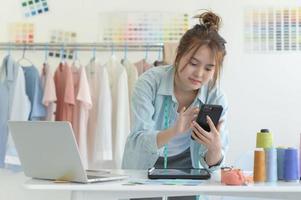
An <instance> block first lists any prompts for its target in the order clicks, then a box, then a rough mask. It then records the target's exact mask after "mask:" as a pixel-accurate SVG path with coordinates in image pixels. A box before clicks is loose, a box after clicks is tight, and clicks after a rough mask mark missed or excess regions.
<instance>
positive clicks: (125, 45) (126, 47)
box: [121, 43, 128, 65]
mask: <svg viewBox="0 0 301 200" xmlns="http://www.w3.org/2000/svg"><path fill="white" fill-rule="evenodd" d="M127 59H128V45H127V43H125V44H124V56H123V59H121V64H122V65H123V63H124V61H126V60H127Z"/></svg>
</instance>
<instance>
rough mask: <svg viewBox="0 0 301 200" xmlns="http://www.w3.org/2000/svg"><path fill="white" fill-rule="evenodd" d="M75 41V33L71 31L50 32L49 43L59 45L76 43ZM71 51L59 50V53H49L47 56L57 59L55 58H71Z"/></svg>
mask: <svg viewBox="0 0 301 200" xmlns="http://www.w3.org/2000/svg"><path fill="white" fill-rule="evenodd" d="M76 41H77V34H76V32H71V31H62V30H54V31H51V34H50V43H59V44H68V43H76ZM73 51H74V50H72V49H68V50H63V51H62V50H61V51H50V52H49V56H52V57H57V58H61V57H63V58H68V59H72V58H73Z"/></svg>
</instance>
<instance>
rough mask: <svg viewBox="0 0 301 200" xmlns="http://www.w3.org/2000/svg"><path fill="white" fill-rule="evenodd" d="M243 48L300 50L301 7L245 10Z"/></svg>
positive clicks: (281, 50)
mask: <svg viewBox="0 0 301 200" xmlns="http://www.w3.org/2000/svg"><path fill="white" fill-rule="evenodd" d="M244 21H245V22H244V41H245V49H246V50H247V51H248V52H250V51H252V52H283V51H285V52H287V51H296V50H301V8H300V7H292V8H288V7H284V8H281V7H280V8H273V7H267V8H252V9H246V10H245V20H244Z"/></svg>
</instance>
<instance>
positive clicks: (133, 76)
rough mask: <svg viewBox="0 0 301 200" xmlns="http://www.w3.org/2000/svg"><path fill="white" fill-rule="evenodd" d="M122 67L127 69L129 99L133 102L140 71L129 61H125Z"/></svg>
mask: <svg viewBox="0 0 301 200" xmlns="http://www.w3.org/2000/svg"><path fill="white" fill-rule="evenodd" d="M122 65H123V66H124V67H125V69H126V72H127V75H128V89H129V99H130V100H131V97H132V92H133V89H134V86H135V83H136V81H137V80H138V76H139V75H138V71H137V68H136V67H135V65H134V64H132V63H131V62H130V61H129V60H127V59H125V60H123V62H122Z"/></svg>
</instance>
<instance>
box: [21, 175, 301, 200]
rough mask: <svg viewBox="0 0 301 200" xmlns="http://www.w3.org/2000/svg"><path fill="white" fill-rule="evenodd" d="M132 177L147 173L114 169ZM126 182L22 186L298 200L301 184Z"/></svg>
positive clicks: (93, 193)
mask: <svg viewBox="0 0 301 200" xmlns="http://www.w3.org/2000/svg"><path fill="white" fill-rule="evenodd" d="M116 172H118V173H125V174H128V175H130V177H131V178H146V171H131V170H126V171H122V170H116ZM127 182H128V181H127V180H123V181H117V182H105V183H93V184H76V183H53V182H51V181H44V180H34V179H30V180H28V181H27V182H26V183H25V187H26V188H27V189H32V190H67V191H71V192H72V195H71V199H72V200H88V199H89V200H94V199H95V200H96V199H98V200H99V199H106V200H108V199H117V198H141V197H161V196H188V195H198V194H203V195H214V196H239V197H257V198H271V199H292V200H293V199H294V200H296V199H300V196H301V184H300V183H299V182H294V183H293V182H277V183H274V184H269V183H261V184H252V185H248V186H225V185H222V184H220V176H219V173H218V172H217V173H215V174H213V176H212V178H211V179H210V180H208V181H204V182H203V183H201V185H198V186H180V185H123V184H124V183H127Z"/></svg>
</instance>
